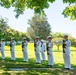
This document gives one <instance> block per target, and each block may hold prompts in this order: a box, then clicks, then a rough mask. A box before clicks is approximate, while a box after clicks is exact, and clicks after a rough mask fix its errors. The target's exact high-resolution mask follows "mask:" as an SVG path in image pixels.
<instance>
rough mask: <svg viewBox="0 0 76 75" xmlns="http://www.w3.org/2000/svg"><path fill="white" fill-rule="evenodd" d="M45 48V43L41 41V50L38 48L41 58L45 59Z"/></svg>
mask: <svg viewBox="0 0 76 75" xmlns="http://www.w3.org/2000/svg"><path fill="white" fill-rule="evenodd" d="M45 50H46V49H45V44H44V43H42V42H41V50H40V52H41V57H42V60H46V58H45Z"/></svg>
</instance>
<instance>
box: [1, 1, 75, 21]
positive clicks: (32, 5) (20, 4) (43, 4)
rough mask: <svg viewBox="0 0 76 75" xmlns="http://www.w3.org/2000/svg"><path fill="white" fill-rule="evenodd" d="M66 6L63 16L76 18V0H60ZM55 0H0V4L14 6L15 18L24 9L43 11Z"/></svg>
mask: <svg viewBox="0 0 76 75" xmlns="http://www.w3.org/2000/svg"><path fill="white" fill-rule="evenodd" d="M62 1H63V3H67V4H68V6H67V7H66V8H65V9H64V10H63V13H62V14H63V15H64V16H65V17H70V19H71V20H74V19H76V0H62ZM53 2H55V0H0V6H2V7H4V8H10V7H14V12H16V18H17V17H18V16H19V15H20V14H23V13H24V11H25V10H26V9H28V8H29V9H33V10H34V11H35V13H41V12H44V9H45V8H49V6H50V4H49V3H53Z"/></svg>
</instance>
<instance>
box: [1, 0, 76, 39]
mask: <svg viewBox="0 0 76 75" xmlns="http://www.w3.org/2000/svg"><path fill="white" fill-rule="evenodd" d="M66 6H67V4H63V3H62V1H61V0H56V2H54V3H53V4H50V7H49V8H48V9H45V13H46V15H47V18H48V22H49V23H50V25H51V27H52V31H53V32H62V33H70V34H71V35H72V36H73V37H75V38H76V20H74V21H71V20H70V19H69V18H64V16H63V15H62V14H61V13H62V11H63V9H64V8H65V7H66ZM13 10H14V9H13V8H10V9H5V8H3V7H0V15H2V17H7V18H8V19H9V21H8V25H9V26H10V27H12V28H14V29H16V30H19V31H22V32H26V31H27V27H29V25H28V24H27V22H28V19H31V18H32V16H33V15H34V11H33V10H30V9H26V10H25V12H24V14H23V15H20V16H19V18H18V19H16V18H15V14H16V13H15V12H13Z"/></svg>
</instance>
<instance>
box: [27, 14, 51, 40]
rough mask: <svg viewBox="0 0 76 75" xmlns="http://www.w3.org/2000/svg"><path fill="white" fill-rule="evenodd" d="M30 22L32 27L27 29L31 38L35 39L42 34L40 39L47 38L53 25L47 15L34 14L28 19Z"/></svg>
mask: <svg viewBox="0 0 76 75" xmlns="http://www.w3.org/2000/svg"><path fill="white" fill-rule="evenodd" d="M28 24H29V25H30V27H29V28H28V29H27V33H28V36H29V37H30V38H31V39H35V36H40V39H46V37H47V36H48V35H49V34H50V31H51V27H50V24H49V23H48V21H47V18H46V16H45V15H44V16H41V15H39V14H36V15H34V16H33V17H32V19H30V20H28Z"/></svg>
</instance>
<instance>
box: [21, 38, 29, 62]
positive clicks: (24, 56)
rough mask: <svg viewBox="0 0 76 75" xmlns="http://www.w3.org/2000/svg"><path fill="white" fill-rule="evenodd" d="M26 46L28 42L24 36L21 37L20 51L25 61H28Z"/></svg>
mask: <svg viewBox="0 0 76 75" xmlns="http://www.w3.org/2000/svg"><path fill="white" fill-rule="evenodd" d="M27 46H28V43H27V40H26V37H24V38H23V39H22V52H23V59H24V61H25V62H28V51H27Z"/></svg>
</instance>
